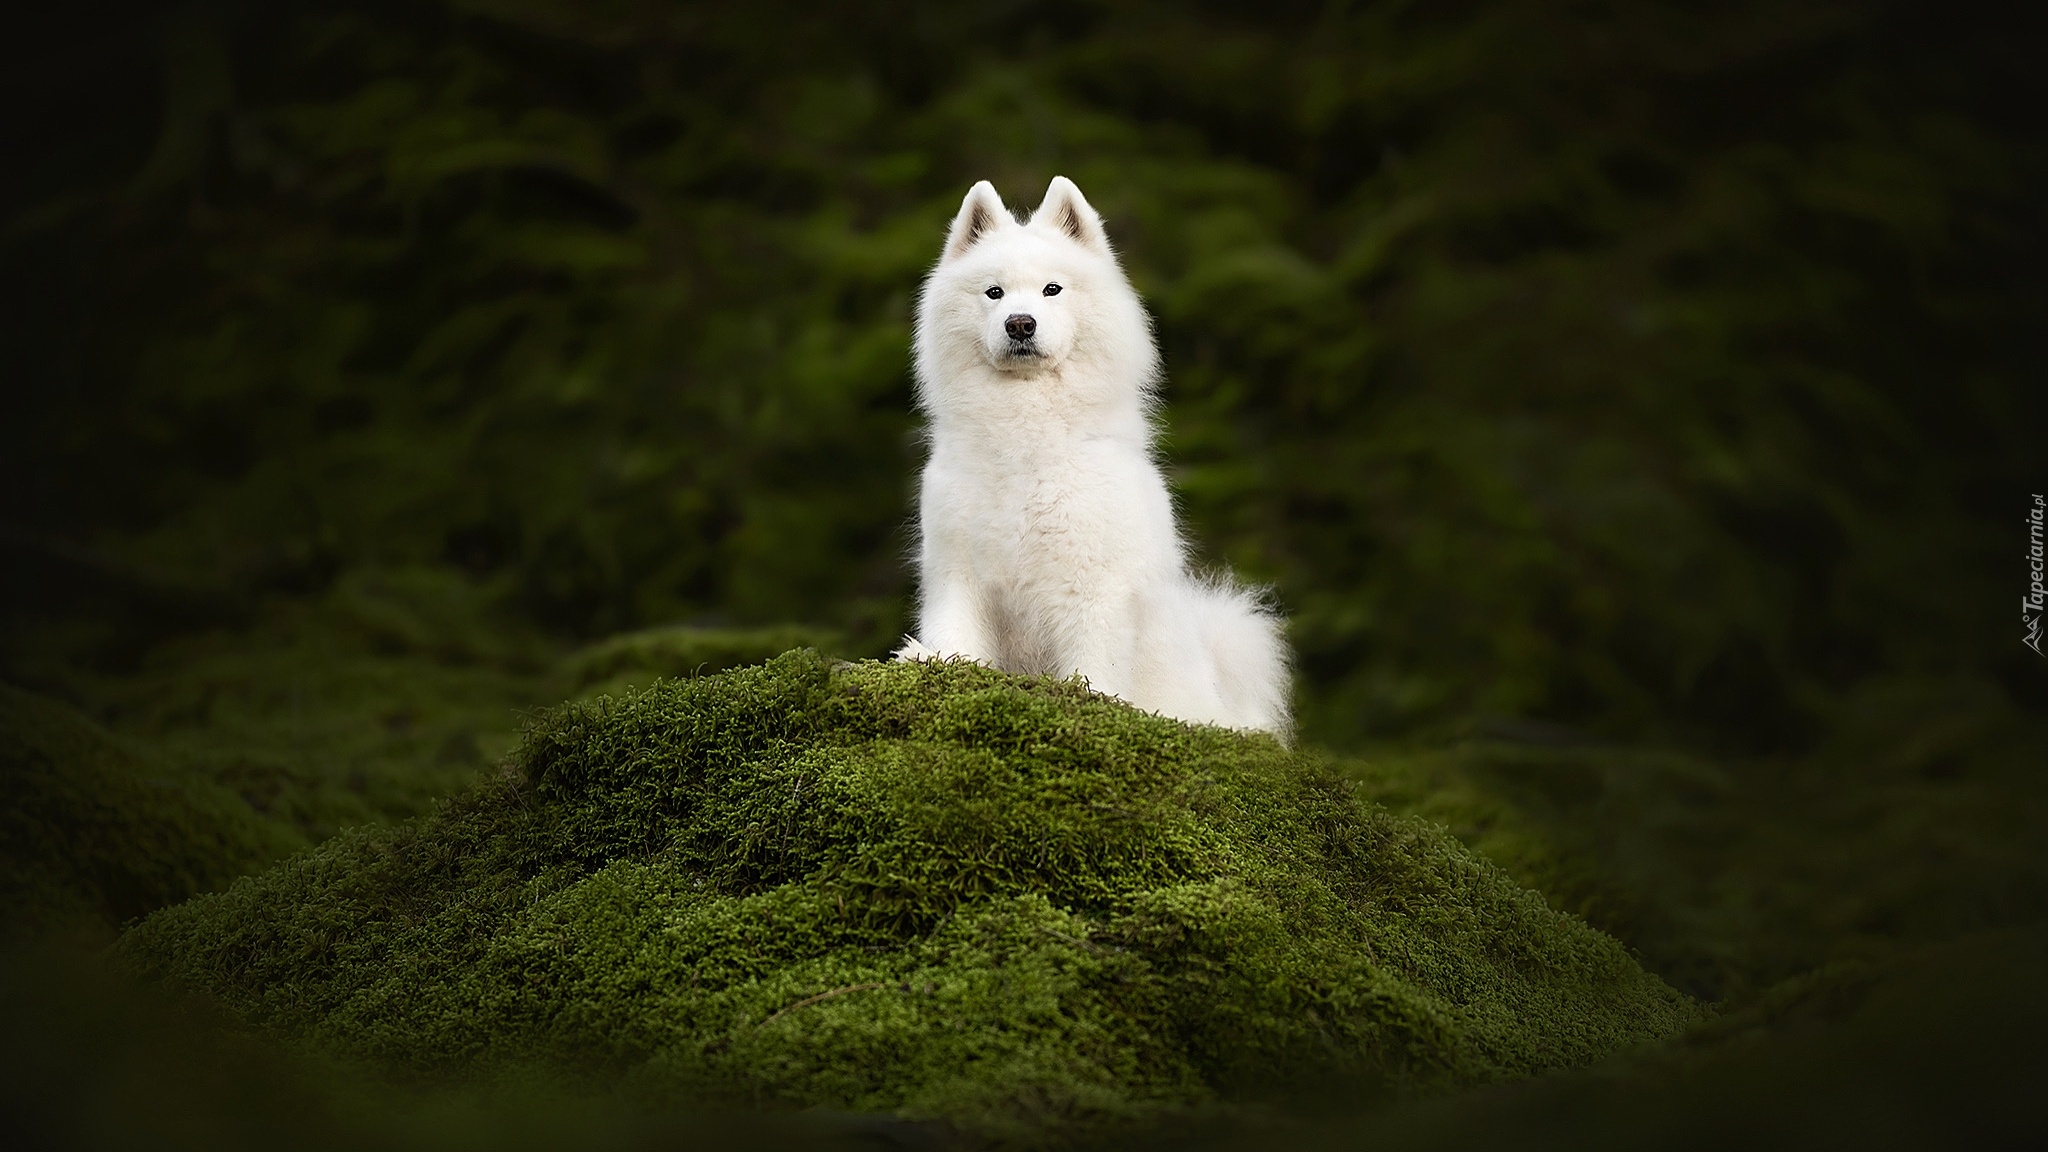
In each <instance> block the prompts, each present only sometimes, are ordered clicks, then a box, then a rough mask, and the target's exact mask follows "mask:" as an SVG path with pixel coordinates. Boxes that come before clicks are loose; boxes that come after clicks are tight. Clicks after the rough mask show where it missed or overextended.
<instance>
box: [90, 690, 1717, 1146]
mask: <svg viewBox="0 0 2048 1152" xmlns="http://www.w3.org/2000/svg"><path fill="white" fill-rule="evenodd" d="M510 763H511V769H510V771H509V772H508V774H507V775H505V776H504V777H503V778H502V779H499V780H496V781H494V782H493V783H491V784H490V785H489V786H487V787H485V788H483V789H481V790H479V791H477V792H475V793H473V794H471V795H469V796H467V797H465V798H463V799H460V800H458V801H455V802H453V803H451V804H449V805H447V806H446V807H444V808H443V809H442V810H441V811H439V812H437V813H435V814H433V815H431V816H428V817H425V818H422V819H419V820H416V821H412V822H409V823H405V824H401V825H397V826H385V827H379V828H366V829H360V830H357V831H353V832H350V833H347V834H344V835H343V836H341V837H338V838H336V839H335V840H332V841H330V842H328V843H327V844H324V845H322V846H321V847H319V848H317V849H315V850H314V851H312V852H309V853H306V854H303V855H300V856H298V857H295V858H293V859H292V860H290V861H288V862H286V863H284V864H282V865H280V866H278V867H276V868H274V869H272V870H271V871H269V872H266V873H263V874H261V875H259V876H256V877H253V878H249V879H245V880H243V881H241V882H238V883H237V884H235V885H234V886H233V887H232V888H230V889H228V890H227V891H225V892H222V893H218V894H215V895H210V896H204V897H201V898H199V899H196V900H193V901H191V902H189V903H186V904H183V905H180V906H177V907H174V908H170V909H166V910H164V911H162V912H159V913H157V914H156V915H154V916H152V917H150V918H149V919H148V920H146V921H144V922H143V923H141V924H140V925H138V926H137V927H135V928H133V929H132V930H131V931H129V932H128V933H127V935H126V936H125V937H124V938H123V940H122V942H121V944H120V951H121V953H122V954H123V955H124V956H126V957H127V958H128V959H130V960H131V961H132V962H133V963H135V964H137V965H139V966H141V967H142V968H144V969H145V970H147V971H149V972H151V973H152V974H154V975H157V976H160V977H162V978H165V979H167V980H168V981H169V982H170V983H171V984H173V985H174V986H178V987H182V988H185V989H189V990H196V991H203V992H205V993H208V994H210V995H211V996H212V997H214V998H215V999H217V1000H218V1001H219V1002H220V1003H222V1004H223V1005H225V1006H226V1007H227V1008H228V1009H229V1010H230V1011H232V1012H234V1013H235V1014H237V1015H239V1016H241V1017H242V1018H244V1019H246V1020H248V1021H251V1022H253V1023H256V1024H258V1025H260V1026H262V1027H263V1028H265V1029H268V1030H270V1031H272V1032H274V1033H277V1034H282V1035H287V1036H292V1037H297V1038H301V1039H303V1040H305V1041H308V1042H312V1043H316V1044H318V1045H320V1046H322V1047H326V1048H331V1049H334V1050H338V1051H341V1052H345V1053H348V1054H351V1055H353V1056H356V1057H360V1058H365V1059H368V1060H370V1061H372V1062H374V1063H377V1064H380V1065H384V1066H387V1067H391V1068H394V1069H398V1070H403V1071H405V1072H409V1073H412V1074H416V1075H423V1076H427V1077H429V1078H435V1079H439V1078H449V1077H452V1078H474V1077H479V1076H482V1077H489V1076H491V1075H493V1074H498V1073H505V1072H508V1071H510V1070H515V1069H520V1068H525V1067H531V1066H533V1065H536V1064H541V1065H548V1066H553V1067H556V1068H559V1069H564V1070H568V1071H570V1072H571V1073H572V1074H581V1075H584V1076H587V1077H590V1078H591V1079H592V1080H593V1081H603V1082H610V1083H620V1082H623V1083H624V1084H626V1085H627V1086H628V1087H627V1092H628V1094H629V1095H634V1096H638V1097H641V1098H644V1099H649V1100H678V1099H682V1100H698V1101H703V1100H713V1101H728V1102H746V1103H755V1104H780V1105H789V1106H799V1107H803V1106H811V1107H826V1108H834V1109H847V1110H857V1111H872V1112H899V1113H903V1114H907V1115H914V1116H932V1117H943V1118H946V1119H948V1120H951V1121H953V1122H955V1123H957V1124H960V1125H962V1126H964V1127H966V1128H969V1129H972V1130H977V1131H981V1132H985V1133H988V1134H991V1135H998V1136H1006V1137H1014V1138H1025V1139H1034V1138H1040V1137H1044V1136H1046V1135H1047V1134H1049V1133H1066V1134H1072V1133H1073V1132H1076V1131H1084V1130H1088V1129H1090V1128H1094V1127H1099V1126H1102V1125H1106V1124H1116V1123H1118V1122H1124V1121H1134V1120H1140V1119H1144V1118H1147V1117H1157V1116H1159V1115H1161V1114H1167V1113H1172V1112H1175V1111H1177V1110H1182V1109H1187V1108H1190V1107H1195V1106H1201V1105H1206V1104H1211V1103H1215V1102H1219V1101H1232V1100H1243V1099H1252V1098H1258V1097H1262V1096H1269V1095H1273V1094H1276V1093H1284V1092H1285V1091H1287V1090H1288V1089H1289V1088H1290V1087H1296V1088H1298V1087H1299V1086H1300V1085H1301V1084H1302V1083H1303V1082H1304V1078H1308V1077H1312V1078H1314V1079H1316V1080H1317V1081H1318V1082H1328V1081H1329V1080H1331V1079H1333V1078H1335V1079H1341V1080H1347V1081H1352V1082H1359V1081H1363V1082H1369V1083H1374V1084H1378V1085H1381V1086H1384V1087H1387V1088H1391V1089H1393V1090H1396V1091H1407V1092H1413V1091H1422V1090H1428V1089H1436V1088H1448V1087H1452V1086H1457V1085H1463V1084H1472V1083H1478V1082H1485V1081H1491V1080H1499V1079H1504V1078H1512V1077H1519V1076H1525V1075H1529V1074H1533V1073H1537V1072H1542V1071H1546V1070H1551V1069H1558V1068H1565V1067H1571V1066H1575V1065H1581V1064H1586V1063H1589V1062H1591V1061H1594V1060H1597V1059H1599V1058H1601V1057H1603V1056H1607V1055H1610V1054H1612V1053H1615V1052H1616V1051H1619V1050H1622V1049H1625V1048H1628V1047H1630V1046H1634V1045H1639V1044H1642V1043H1645V1042H1648V1041H1652V1040H1656V1039H1659V1038H1663V1037H1667V1036H1670V1035H1672V1034H1674V1033H1676V1032H1678V1031H1680V1030H1682V1029H1684V1028H1685V1027H1686V1026H1688V1025H1689V1024H1691V1023H1693V1022H1695V1021H1697V1020H1698V1019H1699V1018H1700V1016H1701V1011H1700V1009H1699V1008H1698V1007H1697V1006H1696V1005H1695V1004H1694V1003H1692V1002H1691V1001H1689V1000H1688V999H1687V998H1685V997H1684V996H1682V995H1680V994H1678V993H1676V992H1674V991H1673V990H1672V989H1670V988H1669V987H1667V986H1666V985H1664V984H1663V983H1662V982H1661V981H1659V980H1658V979H1657V978H1656V977H1654V976H1651V975H1649V974H1648V973H1646V972H1644V971H1643V970H1642V969H1641V968H1640V967H1639V966H1638V965H1637V964H1636V963H1635V962H1634V961H1633V960H1632V959H1631V958H1630V957H1629V955H1628V954H1627V952H1626V950H1625V949H1624V948H1623V947H1622V946H1621V945H1620V944H1618V943H1617V942H1616V941H1614V940H1612V939H1611V938H1609V937H1607V936H1605V935H1603V934H1601V933H1600V932H1598V931H1595V930H1593V929H1592V928H1590V927H1588V926H1587V925H1586V924H1585V923H1583V922H1582V921H1580V920H1578V919H1576V918H1574V917H1572V916H1569V915H1565V914H1562V913H1559V912H1556V911H1553V910H1552V909H1551V908H1550V907H1549V906H1548V905H1546V904H1545V902H1544V900H1543V898H1542V897H1541V896H1539V895H1538V894H1536V893H1535V892H1532V891H1530V890H1527V889H1524V888H1522V887H1520V886H1518V885H1517V884H1515V883H1514V882H1513V881H1511V880H1510V879H1509V878H1508V877H1507V876H1506V875H1505V874H1504V873H1503V872H1501V871H1500V870H1499V869H1498V868H1496V867H1494V866H1493V865H1491V864H1489V863H1487V862H1485V861H1484V860H1482V859H1479V858H1477V857H1475V856H1473V855H1472V854H1471V853H1470V852H1469V851H1468V850H1466V849H1465V848H1464V847H1463V846H1461V845H1460V844H1459V843H1458V841H1457V840H1455V839H1454V838H1453V837H1451V836H1450V835H1449V834H1448V833H1446V832H1445V831H1443V830H1442V829H1441V828H1439V827H1437V826H1435V825H1431V824H1428V823H1425V822H1422V821H1419V820H1416V819H1413V818H1407V817H1400V816H1396V815H1394V814H1392V813H1390V812H1388V811H1387V810H1385V809H1384V808H1382V807H1380V806H1378V805H1376V804H1374V803H1372V802H1370V801H1369V800H1366V799H1364V798H1363V797H1361V796H1360V795H1359V794H1358V793H1357V790H1356V789H1355V787H1354V786H1352V785H1350V784H1348V783H1346V782H1345V781H1344V780H1343V779H1342V778H1341V777H1340V776H1339V775H1337V774H1336V773H1334V772H1332V771H1331V770H1330V769H1329V768H1328V766H1327V765H1325V764H1324V763H1323V762H1321V761H1320V760H1319V759H1318V758H1317V757H1315V756H1313V755H1309V754H1304V753H1298V752H1291V751H1288V750H1286V749H1284V748H1282V747H1280V746H1279V745H1278V744H1276V743H1274V742H1272V741H1270V740H1268V739H1265V738H1263V737H1254V736H1244V735H1240V734H1235V733H1230V732H1226V731H1221V730H1217V729H1209V728H1200V727H1191V726H1188V725H1183V724H1180V723H1177V722H1173V721H1168V720H1163V719H1160V718H1157V717H1152V716H1148V715H1144V714H1142V713H1139V712H1137V711H1135V710H1133V709H1130V708H1128V707H1125V706H1123V705H1120V704H1117V703H1115V702H1113V701H1110V700H1107V699H1104V698H1101V697H1097V696H1093V695H1091V694H1089V693H1088V692H1087V691H1086V689H1085V688H1083V687H1082V686H1080V685H1078V684H1075V683H1069V682H1058V681H1043V680H1040V681H1025V680H1018V679H1015V678H1011V677H1007V676H1003V675H1000V674H998V673H994V672H991V671H988V670H986V669H982V668H979V667H975V666H971V665H962V664H915V665H904V664H877V663H872V662H870V663H861V664H851V665H849V664H839V665H836V666H834V665H830V664H828V663H827V662H826V661H823V660H821V659H820V658H818V657H816V656H815V655H812V654H809V653H805V652H792V653H788V654H785V655H783V656H781V657H778V658H776V659H775V660H773V661H771V662H769V663H768V664H766V665H762V666H758V667H750V668H743V669H739V670H735V671H732V672H728V673H725V674H723V675H718V676H713V677H705V678H699V679H690V680H664V681H660V682H657V683H655V684H653V685H652V686H651V687H649V688H647V689H646V690H644V691H639V692H635V693H631V694H628V695H625V696H622V697H617V698H613V697H601V698H598V699H596V700H593V701H587V702H582V703H575V704H570V705H567V706H564V707H562V708H560V709H557V710H555V711H552V712H549V713H546V714H544V715H541V716H539V717H537V718H536V719H535V720H534V722H533V723H532V725H531V727H530V729H529V731H528V732H527V734H526V737H525V741H524V743H523V744H522V746H521V748H520V750H519V751H518V753H517V754H516V755H515V756H514V757H513V759H512V761H511V762H510Z"/></svg>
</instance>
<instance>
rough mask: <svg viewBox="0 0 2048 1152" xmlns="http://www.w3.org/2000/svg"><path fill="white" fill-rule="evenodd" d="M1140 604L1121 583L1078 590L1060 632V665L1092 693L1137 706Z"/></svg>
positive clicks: (1104, 583)
mask: <svg viewBox="0 0 2048 1152" xmlns="http://www.w3.org/2000/svg"><path fill="white" fill-rule="evenodd" d="M1136 603H1137V598H1136V594H1135V592H1134V591H1133V590H1132V589H1130V588H1129V587H1126V586H1125V585H1123V584H1122V583H1121V582H1120V581H1104V582H1102V583H1100V584H1097V585H1094V586H1090V587H1084V588H1077V589H1075V590H1074V592H1073V593H1072V596H1071V599H1070V600H1069V601H1068V604H1067V611H1066V613H1065V614H1064V615H1065V616H1066V620H1065V625H1066V626H1065V627H1064V628H1062V629H1061V631H1062V632H1063V633H1065V635H1063V636H1062V637H1061V638H1060V639H1061V644H1060V647H1061V649H1062V650H1063V651H1064V652H1065V654H1066V659H1065V660H1063V661H1061V663H1063V664H1064V665H1065V666H1066V668H1067V669H1068V670H1070V671H1073V672H1078V673H1080V674H1081V675H1082V676H1083V677H1085V678H1086V679H1087V681H1088V686H1089V687H1090V688H1093V689H1094V690H1095V691H1097V692H1102V693H1105V694H1107V695H1110V696H1115V697H1117V698H1118V699H1120V700H1133V699H1134V697H1133V691H1134V689H1135V688H1136V687H1137V665H1138V641H1139V636H1138V618H1137V613H1136V611H1135V608H1136Z"/></svg>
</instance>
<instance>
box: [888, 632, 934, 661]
mask: <svg viewBox="0 0 2048 1152" xmlns="http://www.w3.org/2000/svg"><path fill="white" fill-rule="evenodd" d="M892 655H894V656H895V657H896V659H898V660H943V659H945V653H943V652H940V651H938V650H936V649H933V648H927V647H925V646H924V643H923V642H922V641H920V640H919V639H918V638H917V637H915V636H905V637H904V638H903V646H902V647H901V648H898V649H896V651H895V652H894V653H892Z"/></svg>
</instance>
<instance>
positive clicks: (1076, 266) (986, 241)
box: [918, 176, 1155, 388]
mask: <svg viewBox="0 0 2048 1152" xmlns="http://www.w3.org/2000/svg"><path fill="white" fill-rule="evenodd" d="M1154 355H1155V354H1154V352H1153V349H1152V335H1151V330H1150V325H1149V324H1148V322H1147V321H1146V318H1145V313H1144V309H1143V307H1142V306H1140V305H1139V303H1138V298H1137V294H1136V293H1135V292H1133V291H1132V290H1131V286H1130V282H1129V281H1128V280H1126V279H1125V278H1124V274H1123V269H1122V268H1120V267H1119V266H1118V265H1117V261H1116V254H1115V252H1113V251H1112V250H1111V248H1110V246H1109V237H1108V236H1107V235H1106V234H1105V233H1104V232H1103V229H1102V218H1101V217H1100V216H1098V215H1096V213H1095V209H1094V208H1093V207H1091V206H1090V205H1089V203H1088V201H1087V199H1086V198H1084V197H1083V196H1082V195H1081V190H1080V189H1079V188H1077V187H1075V186H1074V182H1073V181H1071V180H1069V179H1067V178H1066V177H1064V176H1055V177H1053V181H1052V185H1051V186H1050V187H1048V188H1047V189H1046V192H1045V200H1044V201H1043V202H1042V203H1040V204H1039V206H1038V211H1037V212H1035V213H1033V214H1032V216H1031V219H1030V221H1029V222H1028V223H1023V224H1020V223H1018V222H1017V220H1016V219H1015V218H1014V217H1012V216H1011V215H1010V212H1009V210H1008V209H1007V208H1005V207H1004V206H1003V201H1002V198H1001V197H999V196H997V195H996V190H995V188H994V187H993V186H991V185H990V184H989V183H988V181H986V180H984V181H982V182H981V183H979V184H976V185H975V186H974V187H973V188H971V189H969V190H968V193H967V197H966V199H964V200H963V201H961V204H960V212H959V214H958V215H957V216H955V217H954V218H953V226H952V229H951V230H950V232H949V233H948V235H947V237H946V246H945V249H944V251H943V252H942V253H941V255H940V257H939V263H938V265H937V266H936V267H935V268H933V269H932V273H931V276H930V277H929V278H928V279H927V280H926V281H925V288H924V296H923V299H922V300H921V301H920V304H919V308H918V362H919V368H920V373H921V375H923V376H924V377H925V378H926V380H927V383H933V382H935V381H941V380H946V379H951V378H953V377H955V376H957V375H959V374H960V372H961V371H962V370H963V369H965V368H967V367H969V366H971V365H974V364H977V363H978V364H980V365H985V366H987V367H989V368H993V369H995V370H996V371H998V372H1000V373H1003V374H1005V375H1013V376H1019V377H1027V376H1036V375H1040V374H1046V373H1051V374H1054V375H1057V376H1060V377H1062V378H1067V379H1072V380H1075V381H1076V382H1077V383H1078V384H1079V385H1080V386H1088V383H1081V382H1083V381H1086V382H1089V383H1094V384H1096V385H1098V386H1108V385H1110V384H1112V383H1114V382H1117V381H1121V385H1122V387H1124V388H1133V387H1136V388H1142V387H1144V385H1145V384H1146V383H1148V382H1149V378H1150V375H1151V373H1152V365H1153V361H1154ZM1069 368H1074V369H1078V370H1079V371H1073V372H1070V371H1067V369H1069Z"/></svg>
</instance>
